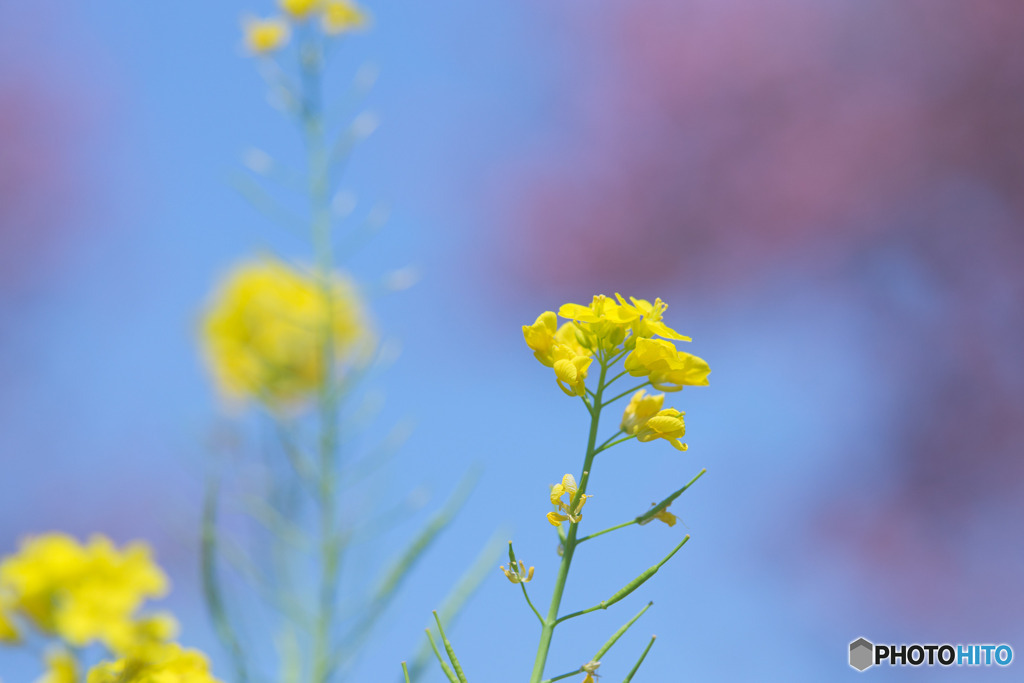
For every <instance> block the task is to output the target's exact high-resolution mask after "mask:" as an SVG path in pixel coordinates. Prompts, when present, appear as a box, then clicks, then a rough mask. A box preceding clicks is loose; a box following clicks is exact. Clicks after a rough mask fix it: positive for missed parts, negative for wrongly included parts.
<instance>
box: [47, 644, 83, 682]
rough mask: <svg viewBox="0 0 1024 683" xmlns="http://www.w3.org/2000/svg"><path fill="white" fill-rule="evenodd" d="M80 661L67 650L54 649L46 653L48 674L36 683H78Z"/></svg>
mask: <svg viewBox="0 0 1024 683" xmlns="http://www.w3.org/2000/svg"><path fill="white" fill-rule="evenodd" d="M78 680H79V678H78V660H76V659H75V656H74V655H73V654H71V653H70V652H68V651H67V650H65V649H63V648H61V649H54V650H50V651H48V652H47V653H46V673H44V674H43V675H42V676H41V677H40V678H37V679H36V683H78Z"/></svg>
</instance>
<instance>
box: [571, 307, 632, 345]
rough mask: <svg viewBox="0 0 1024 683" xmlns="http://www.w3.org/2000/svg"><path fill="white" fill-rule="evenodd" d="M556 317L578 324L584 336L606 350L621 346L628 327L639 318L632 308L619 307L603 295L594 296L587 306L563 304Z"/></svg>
mask: <svg viewBox="0 0 1024 683" xmlns="http://www.w3.org/2000/svg"><path fill="white" fill-rule="evenodd" d="M558 315H560V316H562V317H563V318H566V319H568V320H573V321H575V322H576V323H579V324H580V326H581V328H582V329H583V331H584V334H586V335H588V336H591V335H592V336H593V337H595V338H596V341H597V342H598V343H601V345H602V346H607V347H608V348H612V347H615V346H618V345H619V344H621V343H622V342H623V341H624V340H625V338H626V332H627V331H628V330H629V327H630V325H631V324H632V323H633V322H634V321H636V320H638V319H639V317H640V313H639V312H637V311H636V309H634V308H633V307H625V306H621V305H619V304H618V303H617V302H616V301H614V300H612V299H610V298H608V297H606V296H604V295H603V294H598V295H596V296H595V297H594V299H593V301H591V303H590V305H589V306H583V305H581V304H564V305H563V306H562V307H561V308H559V309H558Z"/></svg>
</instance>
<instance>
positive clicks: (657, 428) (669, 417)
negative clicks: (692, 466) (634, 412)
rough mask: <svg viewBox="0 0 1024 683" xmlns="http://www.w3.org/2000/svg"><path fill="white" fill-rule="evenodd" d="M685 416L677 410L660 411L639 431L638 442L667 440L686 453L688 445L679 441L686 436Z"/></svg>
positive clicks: (637, 434)
mask: <svg viewBox="0 0 1024 683" xmlns="http://www.w3.org/2000/svg"><path fill="white" fill-rule="evenodd" d="M683 415H685V413H681V412H680V411H678V410H676V409H675V408H666V409H665V410H659V411H658V412H657V413H656V414H655V415H654V416H653V417H650V418H648V419H647V421H646V422H644V424H643V426H641V427H640V429H638V430H637V433H636V439H637V441H653V440H655V439H665V440H666V441H668V442H669V443H670V444H672V445H673V446H674V447H675V448H676V449H677V450H680V451H685V450H686V448H687V446H686V444H685V443H683V442H681V441H680V440H679V439H680V438H682V437H683V436H684V435H685V434H686V424H685V423H684V422H683Z"/></svg>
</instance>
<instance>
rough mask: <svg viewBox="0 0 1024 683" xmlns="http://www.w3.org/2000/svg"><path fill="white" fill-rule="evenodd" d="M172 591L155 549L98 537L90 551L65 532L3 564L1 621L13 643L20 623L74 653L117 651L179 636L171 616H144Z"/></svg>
mask: <svg viewBox="0 0 1024 683" xmlns="http://www.w3.org/2000/svg"><path fill="white" fill-rule="evenodd" d="M166 592H167V577H166V576H165V575H164V573H163V572H162V571H161V570H160V568H159V567H158V566H157V565H156V564H154V563H153V560H152V558H151V556H150V551H149V548H148V547H147V546H145V545H143V544H139V543H132V544H129V545H127V546H125V547H124V548H123V549H122V550H118V549H117V548H116V547H114V545H113V543H111V542H110V540H109V539H107V538H104V537H102V536H94V537H93V538H91V539H90V540H89V542H88V543H87V544H85V545H82V544H80V543H78V541H76V540H75V539H73V538H71V537H70V536H67V535H64V534H58V533H54V534H46V535H42V536H37V537H34V538H29V539H26V540H25V541H24V542H23V543H22V545H21V548H20V550H19V552H18V553H17V554H15V555H12V556H10V557H8V558H6V559H4V560H3V562H2V563H0V596H3V597H2V599H0V610H2V611H0V622H3V623H4V624H5V625H4V627H3V629H2V630H3V634H4V636H5V639H6V640H8V641H13V640H17V639H19V638H20V635H21V634H20V633H19V632H18V629H17V628H16V626H15V623H16V622H15V619H14V617H20V618H21V619H23V620H25V621H27V622H28V623H30V624H32V625H33V626H34V627H36V628H37V629H39V631H41V632H42V633H44V634H47V635H56V636H58V637H60V638H61V639H62V640H63V641H64V642H66V643H68V644H69V645H72V646H74V647H85V646H88V645H91V644H93V643H96V642H101V643H103V644H104V645H106V646H107V647H108V648H109V649H111V650H112V651H114V652H129V651H131V650H133V649H134V648H135V647H137V646H139V645H140V644H142V643H145V642H149V641H152V640H163V639H167V638H171V637H173V636H174V631H175V629H176V624H175V622H174V620H173V618H172V617H170V616H168V615H164V614H158V615H155V616H149V617H141V616H140V615H139V614H138V611H139V609H140V608H141V607H142V604H143V603H144V602H145V601H146V600H147V599H150V598H157V597H161V596H163V595H164V594H165V593H166Z"/></svg>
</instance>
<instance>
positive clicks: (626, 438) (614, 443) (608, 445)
mask: <svg viewBox="0 0 1024 683" xmlns="http://www.w3.org/2000/svg"><path fill="white" fill-rule="evenodd" d="M635 438H636V435H635V434H630V435H629V436H624V437H622V438H621V439H619V440H617V441H612V442H611V443H609V442H608V441H605V442H604V444H602V445H601V446H600V447H599V448H598V449H597V450H595V451H594V455H597V454H598V453H600V452H601V451H606V450H608V449H609V448H611V447H612V446H618V445H619V444H620V443H624V442H626V441H629V440H630V439H635ZM609 441H610V439H609Z"/></svg>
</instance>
